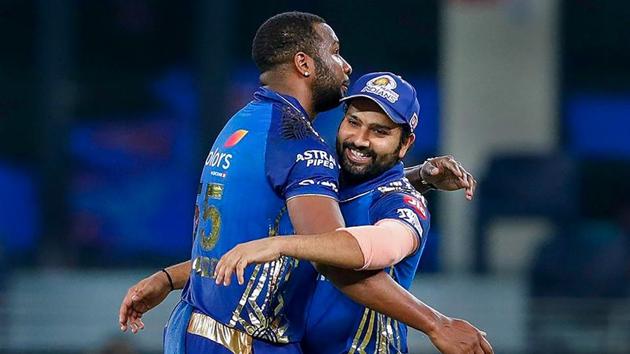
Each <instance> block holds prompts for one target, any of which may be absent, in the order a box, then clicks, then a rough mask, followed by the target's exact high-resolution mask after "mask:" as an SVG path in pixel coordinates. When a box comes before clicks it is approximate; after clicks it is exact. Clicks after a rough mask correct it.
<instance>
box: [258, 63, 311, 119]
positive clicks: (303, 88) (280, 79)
mask: <svg viewBox="0 0 630 354" xmlns="http://www.w3.org/2000/svg"><path fill="white" fill-rule="evenodd" d="M289 76H290V75H288V74H281V73H278V72H273V71H268V72H265V73H263V74H262V75H260V82H261V83H262V84H263V85H264V86H266V87H267V88H269V89H271V90H274V91H276V92H278V93H280V94H283V95H288V96H291V97H294V98H295V99H296V100H298V102H300V105H302V108H304V110H305V111H306V113H307V114H308V119H309V120H311V121H312V120H314V119H315V115H316V114H317V113H316V112H315V109H314V107H313V102H312V98H313V92H312V90H311V88H310V87H308V84H307V82H306V80H302V79H300V78H291V77H289Z"/></svg>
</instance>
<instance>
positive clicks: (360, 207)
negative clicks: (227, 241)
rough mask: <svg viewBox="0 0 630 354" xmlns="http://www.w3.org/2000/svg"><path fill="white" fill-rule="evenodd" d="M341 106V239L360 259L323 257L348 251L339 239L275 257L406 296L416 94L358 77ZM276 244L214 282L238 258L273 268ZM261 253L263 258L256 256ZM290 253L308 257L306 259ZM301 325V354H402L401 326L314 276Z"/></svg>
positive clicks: (294, 240) (388, 81)
mask: <svg viewBox="0 0 630 354" xmlns="http://www.w3.org/2000/svg"><path fill="white" fill-rule="evenodd" d="M342 101H345V102H346V103H347V106H346V114H345V116H344V119H343V121H342V123H341V125H340V127H339V132H338V136H337V154H338V158H339V161H340V164H341V183H342V184H341V190H340V192H339V198H340V202H339V204H340V207H341V211H342V213H343V216H344V219H345V220H346V225H347V226H348V227H349V228H347V229H344V231H346V232H350V233H351V234H353V236H355V237H356V241H357V242H356V243H357V245H358V246H359V248H360V251H361V254H358V253H355V254H356V255H358V257H357V256H352V255H350V256H349V255H347V254H345V253H344V252H334V254H332V255H327V253H331V252H330V249H331V248H340V249H348V248H349V247H348V246H346V245H345V244H344V243H343V242H341V241H342V240H344V239H345V241H347V239H348V238H347V237H344V236H343V235H330V236H323V237H320V235H315V236H306V237H301V236H297V237H286V238H282V239H279V238H276V239H275V240H277V241H284V242H283V243H282V244H283V245H284V246H283V247H282V248H281V249H279V250H278V254H283V255H288V256H294V257H299V258H303V259H307V260H313V261H318V262H322V263H329V264H334V265H337V266H346V267H350V268H357V269H361V270H366V269H383V268H385V269H384V271H385V272H387V273H388V274H390V275H391V276H392V277H393V278H394V279H395V280H396V281H397V282H398V283H399V284H400V285H402V286H403V287H404V288H405V289H408V288H409V286H410V285H411V281H412V279H413V277H414V275H415V273H416V269H417V267H418V262H419V260H420V256H421V254H422V250H423V248H424V245H425V242H426V236H427V234H428V230H429V213H428V211H427V208H426V201H425V199H424V197H423V196H422V195H421V194H420V193H418V192H417V191H416V190H414V189H413V187H412V186H411V185H410V184H409V182H408V181H407V179H406V178H405V176H404V171H403V166H402V163H401V162H400V160H401V159H402V158H403V157H404V155H405V153H406V151H408V148H409V147H410V146H411V144H412V143H413V140H414V138H415V137H414V135H413V131H414V129H415V128H416V126H417V124H418V115H419V113H420V112H419V109H420V105H419V103H418V99H417V97H416V91H415V89H414V87H413V86H412V85H410V84H409V83H408V82H406V81H405V80H403V79H402V78H401V77H400V76H398V75H395V74H393V73H389V72H377V73H370V74H367V75H364V76H362V77H360V78H359V79H358V80H357V81H356V82H355V83H354V84H353V85H352V87H351V89H350V91H349V92H348V96H347V97H345V98H343V99H342ZM387 223H389V224H387ZM362 225H380V226H381V227H380V228H379V229H378V232H376V233H375V234H374V235H370V233H369V231H368V233H365V232H364V233H361V231H366V230H368V229H356V228H352V227H353V226H362ZM383 225H389V226H383ZM374 229H376V228H374ZM357 230H358V231H359V232H358V233H357V232H356V231H357ZM337 232H340V231H337ZM389 233H391V234H389ZM396 233H399V234H396ZM326 237H337V238H336V239H332V238H329V239H326ZM371 237H372V238H375V237H376V238H378V239H376V240H370V238H371ZM401 238H402V240H401ZM275 240H274V239H268V240H261V241H255V242H252V243H250V245H249V246H250V247H249V248H248V249H244V248H245V247H241V249H240V250H238V251H234V252H230V253H228V254H226V255H225V256H224V257H223V258H222V259H221V260H220V262H219V265H218V268H217V269H218V272H219V275H218V279H219V280H221V279H222V276H224V269H225V268H229V265H226V266H224V264H229V263H230V262H231V264H236V262H237V258H238V259H248V261H247V263H251V262H264V261H269V260H271V259H270V258H267V257H266V252H269V250H274V248H275V247H274V246H275V245H277V243H275V244H274V242H273V241H275ZM304 241H305V242H304ZM256 243H259V245H256ZM292 244H296V245H293V246H292ZM257 246H258V247H257ZM401 247H402V248H403V251H400V249H401ZM262 248H266V251H262V252H261V249H262ZM355 248H356V247H355ZM295 249H308V254H307V253H304V252H295V251H292V250H295ZM231 257H234V258H233V259H232V258H231ZM322 257H323V258H322ZM326 257H328V258H326ZM379 258H380V260H378V259H379ZM357 261H363V263H360V262H359V263H357ZM224 267H225V268H224ZM238 271H239V270H237V272H238ZM227 276H229V275H227ZM307 318H308V322H307V328H306V334H305V337H304V338H303V340H302V349H303V350H304V352H305V353H324V354H326V353H331V354H333V353H354V352H356V353H381V352H394V353H405V352H407V346H406V337H407V328H406V326H405V325H404V324H401V323H399V322H398V321H395V320H392V319H391V318H389V317H386V316H384V315H383V314H380V313H378V312H375V311H373V310H370V309H368V308H366V307H364V306H362V305H360V304H357V303H356V302H354V301H352V300H350V299H349V298H348V297H346V296H345V295H343V293H342V292H340V291H339V290H338V289H337V288H335V287H334V286H333V285H332V284H331V283H330V282H329V281H327V280H326V278H325V277H323V276H319V281H318V284H317V287H316V289H315V293H314V296H313V299H312V300H311V302H310V306H309V307H308V316H307ZM324 338H325V340H323V339H324Z"/></svg>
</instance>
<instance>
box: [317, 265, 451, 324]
mask: <svg viewBox="0 0 630 354" xmlns="http://www.w3.org/2000/svg"><path fill="white" fill-rule="evenodd" d="M317 269H318V271H319V272H320V273H322V274H323V275H324V276H326V277H327V278H328V279H329V280H330V281H332V282H333V284H334V285H335V286H336V287H337V288H338V289H339V290H341V291H342V292H343V293H344V294H345V295H346V296H348V297H349V298H351V299H352V300H354V301H356V302H358V303H360V304H363V305H364V306H366V307H368V308H370V309H372V310H374V311H377V312H380V313H382V314H385V315H386V316H389V317H391V318H393V319H395V320H397V321H400V322H403V323H405V324H407V325H409V326H411V327H413V328H415V329H417V330H419V331H422V332H424V333H425V334H427V335H431V333H432V332H433V331H434V330H435V329H436V328H437V327H438V326H439V323H440V321H443V319H444V318H445V316H443V315H442V314H441V313H439V312H438V311H436V310H435V309H433V308H431V307H430V306H428V305H426V304H425V303H423V302H422V301H420V300H418V299H417V298H415V297H414V296H413V295H412V294H410V293H409V292H408V291H407V290H405V289H404V288H403V287H401V286H400V285H399V284H398V283H396V282H395V281H394V280H393V279H392V278H391V277H390V276H389V275H387V274H386V273H385V272H383V271H365V272H356V271H349V270H344V269H339V268H334V267H330V266H324V265H321V264H318V265H317Z"/></svg>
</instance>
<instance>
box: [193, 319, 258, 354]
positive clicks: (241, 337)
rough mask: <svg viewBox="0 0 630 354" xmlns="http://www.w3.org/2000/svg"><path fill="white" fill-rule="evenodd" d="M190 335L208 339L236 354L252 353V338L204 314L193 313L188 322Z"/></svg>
mask: <svg viewBox="0 0 630 354" xmlns="http://www.w3.org/2000/svg"><path fill="white" fill-rule="evenodd" d="M188 333H191V334H195V335H198V336H201V337H204V338H207V339H209V340H211V341H213V342H215V343H217V344H220V345H222V346H223V347H225V348H227V349H228V350H229V351H231V352H232V353H234V354H250V353H252V343H253V339H252V337H251V336H249V335H247V334H246V333H243V332H241V331H239V330H236V329H234V328H230V327H228V326H226V325H224V324H222V323H220V322H217V321H216V320H215V319H214V318H212V317H210V316H207V315H204V314H202V313H198V312H193V313H192V315H191V316H190V321H189V322H188Z"/></svg>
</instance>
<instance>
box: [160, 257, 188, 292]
mask: <svg viewBox="0 0 630 354" xmlns="http://www.w3.org/2000/svg"><path fill="white" fill-rule="evenodd" d="M165 270H166V271H167V272H168V274H169V275H170V276H171V279H172V280H173V287H174V288H175V289H181V288H183V287H184V285H185V284H186V282H187V281H188V278H189V277H190V270H191V262H190V260H188V261H186V262H182V263H178V264H175V265H172V266H170V267H168V268H165Z"/></svg>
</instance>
